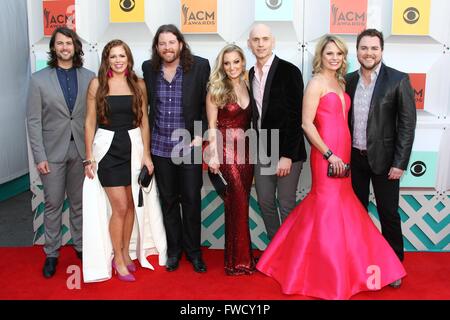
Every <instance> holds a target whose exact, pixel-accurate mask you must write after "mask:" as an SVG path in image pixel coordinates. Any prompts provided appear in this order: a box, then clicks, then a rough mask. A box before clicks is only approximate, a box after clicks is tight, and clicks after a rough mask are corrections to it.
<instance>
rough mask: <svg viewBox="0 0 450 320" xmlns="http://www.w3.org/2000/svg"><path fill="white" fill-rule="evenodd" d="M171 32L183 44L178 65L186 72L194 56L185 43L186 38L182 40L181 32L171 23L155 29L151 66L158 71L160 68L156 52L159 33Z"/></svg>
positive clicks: (160, 61) (160, 60) (159, 58)
mask: <svg viewBox="0 0 450 320" xmlns="http://www.w3.org/2000/svg"><path fill="white" fill-rule="evenodd" d="M166 32H169V33H172V34H173V35H174V36H175V37H176V38H177V40H178V42H180V43H181V44H182V45H183V48H182V49H181V53H180V65H181V67H182V68H183V72H184V73H186V72H188V71H189V70H190V69H191V67H192V64H193V63H194V58H193V57H192V53H191V49H190V48H189V45H188V44H187V43H186V40H184V36H183V34H182V33H181V31H180V30H178V28H177V27H176V26H174V25H173V24H164V25H162V26H160V27H159V28H158V30H157V31H156V34H155V37H154V38H153V44H152V68H153V70H155V71H158V70H160V69H161V64H162V59H161V57H160V56H159V54H158V41H159V35H160V34H161V33H166Z"/></svg>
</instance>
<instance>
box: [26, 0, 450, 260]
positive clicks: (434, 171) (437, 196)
mask: <svg viewBox="0 0 450 320" xmlns="http://www.w3.org/2000/svg"><path fill="white" fill-rule="evenodd" d="M449 12H450V1H448V0H314V1H313V0H246V1H242V0H165V1H160V0H97V1H90V0H53V1H45V0H44V1H42V0H28V24H29V39H30V55H31V63H32V70H33V71H36V70H40V69H42V68H44V67H45V66H46V62H47V52H48V42H49V38H50V35H51V33H52V31H53V30H54V29H55V28H56V27H58V26H61V25H67V26H69V27H71V28H73V29H75V30H76V31H77V33H78V35H79V36H80V37H81V39H82V42H83V49H84V53H85V66H86V67H87V68H89V69H91V70H93V71H95V72H97V70H98V67H99V62H100V55H101V51H102V49H103V47H104V45H105V44H106V43H107V42H108V41H110V40H112V39H116V38H119V39H122V40H124V41H126V42H127V43H128V44H129V46H130V47H131V49H132V52H133V56H134V60H135V71H136V72H137V74H138V75H139V76H142V70H141V64H142V62H143V61H144V60H147V59H149V57H150V54H151V43H152V40H153V35H154V34H155V32H156V30H157V29H158V27H159V26H160V25H162V24H168V23H172V24H175V25H176V26H177V27H179V28H180V30H181V31H182V32H183V33H184V34H185V36H186V40H187V42H188V43H189V45H190V46H191V49H192V51H193V53H194V54H196V55H200V56H203V57H205V58H207V59H209V61H210V64H211V67H212V66H213V64H214V61H215V58H216V55H217V54H218V52H219V51H220V49H221V48H222V47H223V46H224V45H225V44H227V43H236V44H237V45H239V46H241V47H242V48H243V49H244V52H245V53H246V58H247V67H248V68H250V66H252V65H253V64H254V63H255V59H254V57H253V56H252V54H251V51H250V50H249V49H248V48H247V39H248V34H249V31H250V29H251V27H252V26H253V24H254V23H257V22H263V23H266V24H268V25H269V26H271V28H272V30H273V34H274V36H275V39H276V47H275V53H276V54H277V55H278V56H279V57H281V58H283V59H286V60H288V61H291V62H292V63H294V64H295V65H297V66H298V67H299V68H300V69H301V70H302V72H303V78H304V81H305V83H307V82H308V80H309V79H310V78H311V63H312V59H313V55H314V48H315V45H316V43H317V40H318V39H319V38H320V37H321V36H322V35H323V34H325V33H333V34H337V35H340V36H341V37H342V38H343V39H344V40H345V41H346V42H347V44H348V47H349V57H348V60H349V66H350V70H349V71H354V70H356V69H357V68H358V67H359V65H358V61H357V59H356V48H355V45H356V35H357V34H358V33H359V32H360V31H361V30H363V29H365V28H376V29H379V30H381V31H382V32H383V33H384V36H385V49H384V55H383V57H384V62H385V63H386V64H387V65H389V66H391V67H394V68H396V69H399V70H401V71H403V72H406V73H408V74H409V75H410V79H411V82H412V85H413V87H414V91H415V97H416V108H417V115H418V122H417V128H416V138H415V141H414V146H413V152H412V156H411V160H410V163H409V165H408V168H407V170H406V172H405V175H404V177H403V178H402V180H401V187H402V188H401V197H400V208H399V212H400V215H401V219H402V228H403V234H404V242H405V248H406V250H409V251H416V250H421V251H422V250H424V251H447V250H450V191H449V190H450V20H449V19H448V13H449ZM29 159H30V179H31V189H32V192H33V194H34V196H33V200H32V207H33V210H34V211H35V219H34V228H35V239H34V241H35V243H37V244H40V243H43V240H44V239H43V237H44V230H43V212H44V203H43V193H42V184H41V181H40V179H39V176H38V174H37V173H36V170H35V166H34V160H33V159H32V154H31V153H30V152H29ZM206 177H207V176H206V175H205V186H204V188H203V190H202V242H203V245H205V246H209V247H211V248H223V242H224V221H223V210H224V209H223V203H222V201H221V200H220V198H219V197H218V196H217V194H216V193H215V192H214V190H213V189H212V188H211V185H210V184H209V180H208V178H206ZM310 184H311V175H310V169H309V163H306V164H305V166H304V170H303V172H302V174H301V178H300V183H299V188H298V201H301V199H302V198H304V197H305V196H306V194H307V193H308V191H309V188H310ZM251 195H252V197H251V201H250V228H251V232H252V241H253V244H254V247H255V248H259V249H264V248H265V247H266V244H267V237H266V231H265V228H264V224H263V222H262V218H261V216H260V212H259V208H258V205H257V200H256V193H255V191H254V190H252V194H251ZM369 213H370V215H371V217H372V219H373V221H374V222H375V224H376V225H377V226H378V227H379V221H378V215H377V210H376V203H375V200H374V198H373V195H372V197H371V203H370V208H369ZM63 220H64V225H63V233H64V243H70V240H71V239H70V230H69V227H68V226H69V223H68V205H67V203H66V205H65V206H64V219H63Z"/></svg>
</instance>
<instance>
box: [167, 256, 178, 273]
mask: <svg viewBox="0 0 450 320" xmlns="http://www.w3.org/2000/svg"><path fill="white" fill-rule="evenodd" d="M179 263H180V259H179V258H178V257H169V258H167V263H166V270H167V271H169V272H171V271H175V270H177V269H178V265H179Z"/></svg>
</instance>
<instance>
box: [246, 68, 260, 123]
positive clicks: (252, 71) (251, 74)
mask: <svg viewBox="0 0 450 320" xmlns="http://www.w3.org/2000/svg"><path fill="white" fill-rule="evenodd" d="M254 78H255V67H252V68H251V69H250V71H249V72H248V82H249V87H250V102H251V105H252V114H253V117H252V121H253V126H254V127H255V129H258V126H257V123H258V118H259V114H258V108H257V107H256V102H255V97H254V96H253V79H254Z"/></svg>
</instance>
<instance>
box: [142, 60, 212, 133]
mask: <svg viewBox="0 0 450 320" xmlns="http://www.w3.org/2000/svg"><path fill="white" fill-rule="evenodd" d="M210 70H211V69H210V66H209V61H208V60H207V59H204V58H201V57H197V56H194V64H193V65H192V67H191V69H190V70H189V72H187V73H183V88H182V90H183V98H182V105H181V106H182V108H183V117H184V123H185V128H186V129H187V130H189V133H190V134H191V137H192V139H194V121H202V132H195V134H196V135H199V134H201V135H202V136H203V133H204V132H205V131H206V129H207V126H208V124H207V121H206V85H207V83H208V79H209V73H210ZM142 71H143V73H144V81H145V85H146V87H147V95H148V102H149V104H150V110H149V114H148V116H149V124H150V132H151V130H152V128H153V125H154V123H155V108H156V105H157V101H156V100H157V97H156V90H157V77H158V74H159V72H160V71H159V70H153V69H152V66H151V60H147V61H144V63H143V64H142Z"/></svg>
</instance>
